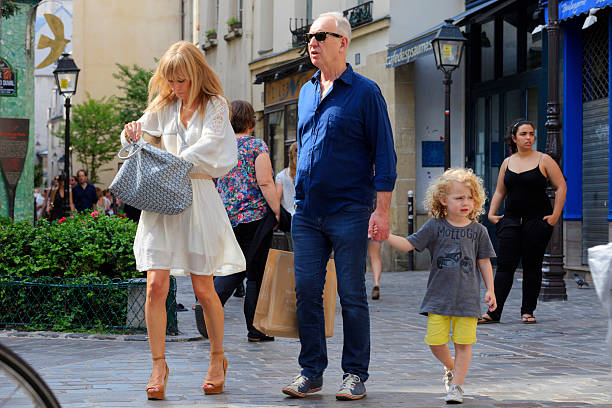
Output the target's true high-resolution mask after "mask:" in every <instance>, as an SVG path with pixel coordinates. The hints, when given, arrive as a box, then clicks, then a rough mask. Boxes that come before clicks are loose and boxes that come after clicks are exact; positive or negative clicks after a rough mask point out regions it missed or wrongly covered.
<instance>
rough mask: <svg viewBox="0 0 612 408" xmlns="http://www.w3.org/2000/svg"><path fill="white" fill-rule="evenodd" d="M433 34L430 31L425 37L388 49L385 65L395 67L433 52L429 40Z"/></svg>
mask: <svg viewBox="0 0 612 408" xmlns="http://www.w3.org/2000/svg"><path fill="white" fill-rule="evenodd" d="M435 35H436V33H432V34H430V35H428V36H426V37H423V38H419V39H418V40H414V41H410V42H409V43H407V44H404V45H401V46H399V47H397V48H393V49H390V50H389V51H388V52H387V65H386V67H387V68H395V67H397V66H399V65H404V64H408V63H409V62H412V61H414V60H416V59H417V58H420V57H423V56H425V55H429V54H431V53H433V47H432V46H431V40H432V39H433V38H434V36H435Z"/></svg>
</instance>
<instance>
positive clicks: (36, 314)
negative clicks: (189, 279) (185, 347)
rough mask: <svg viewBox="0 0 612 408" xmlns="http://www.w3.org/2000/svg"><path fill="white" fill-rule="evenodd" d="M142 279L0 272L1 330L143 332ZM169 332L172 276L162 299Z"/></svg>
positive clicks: (173, 329)
mask: <svg viewBox="0 0 612 408" xmlns="http://www.w3.org/2000/svg"><path fill="white" fill-rule="evenodd" d="M145 293H146V279H130V280H128V281H122V280H117V279H114V280H108V279H100V278H87V279H86V278H57V277H41V278H18V277H15V276H6V275H5V276H0V328H17V329H23V330H53V331H92V332H96V333H138V332H145V331H146V324H145V319H144V306H145ZM166 309H167V312H168V313H167V315H168V323H167V334H171V335H176V334H178V320H177V310H176V279H175V278H174V277H173V276H171V277H170V290H169V292H168V298H167V300H166Z"/></svg>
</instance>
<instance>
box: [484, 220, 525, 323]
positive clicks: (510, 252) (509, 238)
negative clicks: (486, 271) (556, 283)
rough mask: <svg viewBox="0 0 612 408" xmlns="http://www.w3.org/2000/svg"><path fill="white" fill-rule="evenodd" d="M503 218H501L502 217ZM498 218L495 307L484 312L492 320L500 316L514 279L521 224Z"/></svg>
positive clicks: (519, 248)
mask: <svg viewBox="0 0 612 408" xmlns="http://www.w3.org/2000/svg"><path fill="white" fill-rule="evenodd" d="M502 220H503V218H502ZM502 220H500V221H499V222H503V224H502V225H501V226H500V227H498V230H497V242H498V251H497V268H496V270H495V281H494V286H495V298H496V300H497V309H495V311H493V312H487V313H486V314H488V315H489V317H491V319H493V320H499V319H500V318H501V314H502V311H503V310H504V303H506V299H507V298H508V295H509V294H510V289H512V283H513V281H514V272H515V271H516V267H517V266H518V264H519V261H520V259H521V249H522V245H521V239H522V234H521V225H520V223H519V224H517V225H514V223H512V221H513V220H504V221H502Z"/></svg>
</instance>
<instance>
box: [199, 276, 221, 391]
mask: <svg viewBox="0 0 612 408" xmlns="http://www.w3.org/2000/svg"><path fill="white" fill-rule="evenodd" d="M191 283H192V285H193V292H194V293H195V294H196V296H197V298H198V300H199V301H200V304H201V305H202V308H203V309H204V321H205V322H206V329H207V331H208V338H209V340H210V353H211V358H210V363H209V365H208V373H207V374H206V380H205V382H212V383H220V382H222V381H223V380H224V378H225V376H224V374H223V318H224V316H223V306H221V301H220V300H219V296H217V292H215V286H214V284H213V277H212V276H206V275H193V274H192V275H191ZM213 353H214V354H213ZM213 355H214V356H215V358H213V357H212V356H213Z"/></svg>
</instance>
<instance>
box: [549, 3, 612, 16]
mask: <svg viewBox="0 0 612 408" xmlns="http://www.w3.org/2000/svg"><path fill="white" fill-rule="evenodd" d="M611 5H612V0H565V1H561V2H560V3H559V20H565V19H566V18H571V17H574V16H577V15H580V14H583V13H588V12H589V10H590V9H592V8H602V7H606V6H611Z"/></svg>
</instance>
